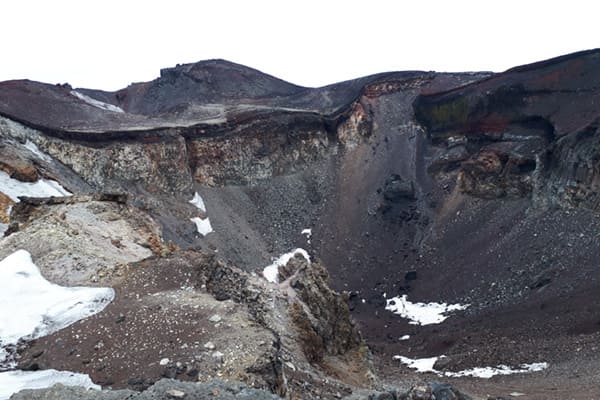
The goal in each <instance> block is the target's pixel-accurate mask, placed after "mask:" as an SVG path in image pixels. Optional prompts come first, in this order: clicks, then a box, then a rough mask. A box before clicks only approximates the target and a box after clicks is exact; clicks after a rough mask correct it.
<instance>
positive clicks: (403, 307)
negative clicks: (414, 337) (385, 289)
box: [385, 295, 469, 325]
mask: <svg viewBox="0 0 600 400" xmlns="http://www.w3.org/2000/svg"><path fill="white" fill-rule="evenodd" d="M386 303H387V304H386V306H385V309H386V310H388V311H391V312H393V313H395V314H398V315H400V316H401V317H402V318H406V319H409V320H410V322H409V323H410V324H412V325H430V324H439V323H440V322H443V321H444V320H445V319H446V318H448V317H449V315H447V314H448V313H450V312H452V311H461V310H465V309H466V308H467V307H469V304H446V303H412V302H410V301H409V300H408V298H407V296H406V295H402V296H398V297H393V298H391V299H386Z"/></svg>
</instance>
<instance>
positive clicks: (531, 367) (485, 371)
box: [393, 356, 548, 379]
mask: <svg viewBox="0 0 600 400" xmlns="http://www.w3.org/2000/svg"><path fill="white" fill-rule="evenodd" d="M444 357H445V356H439V357H429V358H417V359H413V358H408V357H403V356H394V357H393V359H394V360H398V361H400V362H401V363H402V364H404V365H406V366H408V368H412V369H416V370H417V372H432V373H434V374H437V375H439V376H446V377H449V378H460V377H464V376H472V377H474V378H483V379H489V378H491V377H493V376H496V375H513V374H525V373H528V372H538V371H543V370H545V369H546V368H548V363H545V362H540V363H532V364H521V365H519V366H518V368H512V367H509V366H508V365H498V366H496V367H477V368H471V369H466V370H463V371H458V372H448V371H446V372H442V371H438V370H436V369H434V368H433V366H434V365H435V363H436V362H437V360H439V359H440V358H444Z"/></svg>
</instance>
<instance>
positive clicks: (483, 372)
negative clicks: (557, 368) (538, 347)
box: [444, 362, 548, 379]
mask: <svg viewBox="0 0 600 400" xmlns="http://www.w3.org/2000/svg"><path fill="white" fill-rule="evenodd" d="M546 368H548V363H545V362H541V363H532V364H521V365H519V367H518V368H511V367H509V366H508V365H498V366H497V367H478V368H471V369H465V370H464V371H459V372H444V376H448V377H451V378H458V377H461V376H472V377H475V378H484V379H489V378H491V377H492V376H496V375H513V374H526V373H528V372H538V371H543V370H545V369H546Z"/></svg>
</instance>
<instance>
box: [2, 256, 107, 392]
mask: <svg viewBox="0 0 600 400" xmlns="http://www.w3.org/2000/svg"><path fill="white" fill-rule="evenodd" d="M114 296H115V292H114V290H113V289H110V288H87V287H62V286H59V285H55V284H53V283H50V282H48V281H47V280H46V279H44V277H43V276H42V275H41V273H40V271H39V269H38V268H37V266H36V265H35V264H34V263H33V261H32V260H31V255H30V254H29V253H28V252H27V251H25V250H18V251H16V252H14V253H13V254H11V255H10V256H8V257H6V258H5V259H3V260H2V261H0V369H10V368H14V366H15V362H14V360H13V359H12V358H11V354H10V352H9V351H6V348H8V347H14V346H15V345H16V344H17V343H18V342H19V341H21V340H32V339H35V338H39V337H42V336H45V335H49V334H51V333H53V332H56V331H58V330H60V329H62V328H65V327H67V326H69V325H71V324H72V323H74V322H76V321H79V320H80V319H83V318H86V317H89V316H91V315H94V314H96V313H98V312H100V311H102V310H103V309H104V308H105V307H106V306H107V305H108V304H109V303H110V302H111V301H112V300H113V299H114ZM54 383H63V384H65V385H83V386H86V387H93V388H99V387H98V386H97V385H94V384H93V383H92V382H91V380H90V378H89V377H88V376H87V375H81V374H75V373H72V372H67V371H54V370H48V371H35V372H24V371H6V372H1V373H0V400H2V399H7V398H8V397H9V396H10V395H11V394H12V393H15V392H17V391H19V390H21V389H24V388H40V387H48V386H51V385H53V384H54Z"/></svg>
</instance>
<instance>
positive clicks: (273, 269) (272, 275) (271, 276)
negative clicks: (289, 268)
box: [263, 248, 310, 283]
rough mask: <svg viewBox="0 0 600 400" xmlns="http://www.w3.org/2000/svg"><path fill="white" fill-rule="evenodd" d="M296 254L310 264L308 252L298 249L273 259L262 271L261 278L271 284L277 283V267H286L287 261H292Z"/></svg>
mask: <svg viewBox="0 0 600 400" xmlns="http://www.w3.org/2000/svg"><path fill="white" fill-rule="evenodd" d="M296 254H300V255H302V257H304V258H305V259H306V261H308V262H309V263H310V256H309V255H308V252H307V251H306V250H304V249H300V248H298V249H295V250H292V251H290V252H289V253H285V254H283V255H281V256H279V258H277V259H275V260H274V261H273V263H272V264H270V265H267V266H266V267H265V268H264V269H263V276H264V277H265V279H266V280H268V281H269V282H271V283H277V278H278V276H279V267H281V266H284V265H286V264H287V263H288V261H290V260H291V259H292V257H294V256H296Z"/></svg>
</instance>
